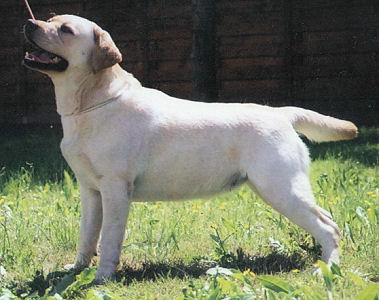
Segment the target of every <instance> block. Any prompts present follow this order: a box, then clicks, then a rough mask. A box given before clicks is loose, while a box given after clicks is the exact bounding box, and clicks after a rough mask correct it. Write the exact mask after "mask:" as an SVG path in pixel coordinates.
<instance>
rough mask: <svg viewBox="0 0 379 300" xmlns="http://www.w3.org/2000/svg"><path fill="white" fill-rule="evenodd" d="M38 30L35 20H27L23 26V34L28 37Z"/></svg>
mask: <svg viewBox="0 0 379 300" xmlns="http://www.w3.org/2000/svg"><path fill="white" fill-rule="evenodd" d="M38 28H39V25H38V24H37V22H36V21H35V20H32V19H29V20H27V21H26V23H25V26H24V31H25V34H26V35H27V36H28V35H30V34H31V33H33V32H34V31H36V30H37V29H38Z"/></svg>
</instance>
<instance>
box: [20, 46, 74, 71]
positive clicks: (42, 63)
mask: <svg viewBox="0 0 379 300" xmlns="http://www.w3.org/2000/svg"><path fill="white" fill-rule="evenodd" d="M27 40H28V41H29V42H30V43H31V44H32V45H33V46H34V48H37V50H36V51H33V52H30V53H29V52H26V53H25V57H24V60H23V63H24V65H26V66H27V67H29V68H32V69H39V70H46V71H59V72H63V71H65V70H66V69H67V67H68V61H67V60H65V59H64V58H63V57H61V56H59V55H57V54H54V53H51V52H49V51H46V50H44V49H42V48H41V47H39V46H38V45H37V44H36V43H34V42H33V41H31V40H30V39H27Z"/></svg>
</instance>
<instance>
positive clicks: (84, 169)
mask: <svg viewBox="0 0 379 300" xmlns="http://www.w3.org/2000/svg"><path fill="white" fill-rule="evenodd" d="M61 151H62V154H63V157H64V158H65V159H66V161H67V163H68V164H69V166H70V168H71V169H72V170H73V171H74V173H75V176H76V177H77V178H78V180H79V181H80V182H83V183H86V184H87V185H89V186H92V187H94V188H95V187H96V186H97V185H98V181H99V179H101V177H102V175H101V174H99V172H98V171H97V170H96V168H95V166H94V165H93V163H92V161H91V159H90V156H89V155H88V154H86V151H85V147H83V145H82V144H81V143H80V142H78V141H76V140H73V139H63V140H62V142H61Z"/></svg>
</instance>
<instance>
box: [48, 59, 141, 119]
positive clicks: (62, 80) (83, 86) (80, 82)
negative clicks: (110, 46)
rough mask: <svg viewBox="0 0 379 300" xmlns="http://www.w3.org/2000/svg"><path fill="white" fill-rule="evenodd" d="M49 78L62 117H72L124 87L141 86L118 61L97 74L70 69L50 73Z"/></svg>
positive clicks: (114, 94) (114, 95)
mask: <svg viewBox="0 0 379 300" xmlns="http://www.w3.org/2000/svg"><path fill="white" fill-rule="evenodd" d="M51 79H52V81H53V83H54V87H55V97H56V102H57V112H58V114H59V115H61V116H62V117H65V116H70V117H71V116H75V115H76V114H77V113H79V112H81V111H83V110H85V109H87V108H89V107H93V106H96V105H97V104H100V103H102V102H104V101H106V100H108V99H111V98H112V97H116V96H118V95H119V94H120V93H121V91H122V90H123V89H125V88H130V87H132V86H140V85H141V84H140V83H139V81H138V80H137V79H135V78H134V76H133V75H132V74H130V73H128V72H126V71H125V70H123V69H122V68H121V67H120V66H119V65H118V64H117V65H114V66H113V67H111V68H107V69H105V70H102V71H100V72H98V73H96V74H94V73H92V72H90V71H87V70H82V71H80V70H72V71H71V72H70V71H69V73H68V74H67V73H66V74H57V75H55V76H52V77H51ZM67 87H70V88H67Z"/></svg>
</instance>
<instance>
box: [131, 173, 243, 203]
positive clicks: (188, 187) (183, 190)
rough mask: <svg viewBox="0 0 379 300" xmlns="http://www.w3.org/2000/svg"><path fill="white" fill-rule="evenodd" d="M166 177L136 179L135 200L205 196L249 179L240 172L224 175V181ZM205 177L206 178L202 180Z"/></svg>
mask: <svg viewBox="0 0 379 300" xmlns="http://www.w3.org/2000/svg"><path fill="white" fill-rule="evenodd" d="M165 179H166V178H157V179H156V180H150V179H144V178H142V179H138V178H137V180H136V181H135V188H134V192H133V197H132V200H133V201H137V202H140V201H154V200H160V201H170V200H186V199H195V198H203V197H206V196H210V195H214V194H217V193H221V192H226V191H230V190H232V189H234V188H236V187H239V186H240V185H241V184H243V183H245V182H246V181H247V177H246V175H243V174H241V173H239V172H236V173H233V174H228V176H222V179H223V180H222V181H220V180H213V181H212V178H201V176H200V180H199V178H188V179H189V180H188V182H187V183H184V182H182V181H175V180H174V181H170V180H167V181H166V180H165ZM201 179H204V180H201Z"/></svg>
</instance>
